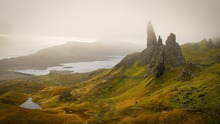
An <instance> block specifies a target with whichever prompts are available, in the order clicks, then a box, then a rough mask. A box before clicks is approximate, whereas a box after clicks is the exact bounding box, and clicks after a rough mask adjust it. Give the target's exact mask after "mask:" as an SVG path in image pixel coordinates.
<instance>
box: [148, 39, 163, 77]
mask: <svg viewBox="0 0 220 124" xmlns="http://www.w3.org/2000/svg"><path fill="white" fill-rule="evenodd" d="M164 69H165V66H164V45H163V43H162V39H161V38H160V36H159V38H158V45H157V48H156V49H155V52H154V55H153V57H152V59H151V62H150V66H149V68H148V70H147V74H146V77H148V76H151V75H154V76H155V77H160V76H161V75H162V74H163V72H164Z"/></svg>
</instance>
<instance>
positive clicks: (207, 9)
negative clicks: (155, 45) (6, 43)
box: [0, 0, 220, 45]
mask: <svg viewBox="0 0 220 124" xmlns="http://www.w3.org/2000/svg"><path fill="white" fill-rule="evenodd" d="M148 21H151V22H152V24H153V26H154V30H155V33H156V35H157V36H159V35H161V37H162V39H163V42H165V40H166V38H167V36H168V35H169V34H170V33H171V32H173V33H174V34H176V36H177V42H179V43H180V44H183V43H186V42H197V41H200V40H202V39H203V38H207V39H209V38H214V37H218V36H220V30H219V29H220V24H219V23H220V0H0V34H1V35H7V36H23V37H25V36H28V37H31V36H33V38H36V37H41V38H44V37H47V38H48V37H55V38H58V39H62V41H63V40H81V41H95V40H116V41H129V42H134V43H144V44H146V27H147V23H148ZM51 41H52V40H51ZM30 42H31V40H30ZM55 42H56V41H55V40H54V43H55ZM0 45H1V42H0Z"/></svg>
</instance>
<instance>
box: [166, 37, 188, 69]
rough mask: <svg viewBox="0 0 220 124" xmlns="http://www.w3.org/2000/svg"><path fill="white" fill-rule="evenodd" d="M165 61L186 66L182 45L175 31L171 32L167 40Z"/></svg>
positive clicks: (173, 64) (169, 63)
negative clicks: (178, 41) (177, 39)
mask: <svg viewBox="0 0 220 124" xmlns="http://www.w3.org/2000/svg"><path fill="white" fill-rule="evenodd" d="M165 63H166V64H168V65H172V66H184V65H185V64H186V61H185V58H184V56H183V54H182V51H181V49H180V46H179V44H178V43H177V42H176V35H175V34H173V33H170V36H168V37H167V40H166V47H165Z"/></svg>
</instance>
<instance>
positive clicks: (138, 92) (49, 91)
mask: <svg viewBox="0 0 220 124" xmlns="http://www.w3.org/2000/svg"><path fill="white" fill-rule="evenodd" d="M181 49H182V51H183V54H184V56H185V57H186V60H187V65H186V68H187V69H189V70H190V71H191V72H192V76H191V77H190V78H189V79H187V80H184V81H178V77H179V76H180V75H181V74H182V68H181V67H172V66H166V70H165V72H164V73H163V75H162V76H161V77H160V78H157V79H155V78H153V77H149V78H145V75H146V71H147V68H148V65H144V66H143V65H142V66H141V65H140V64H139V62H140V60H136V57H134V56H133V58H132V59H133V61H132V62H131V63H132V65H129V64H131V63H129V62H126V61H129V59H128V60H126V61H123V63H126V64H128V65H126V66H120V67H118V68H112V69H108V70H98V71H94V72H92V73H86V74H74V75H58V74H50V75H46V76H40V77H35V78H32V79H30V80H14V81H6V82H5V83H2V84H0V88H1V89H2V90H1V91H0V95H1V97H0V98H5V99H6V98H7V99H8V100H11V101H15V102H16V103H17V104H18V103H20V102H21V101H22V100H24V99H22V100H21V101H19V99H20V97H22V96H26V95H29V94H30V95H31V97H33V98H34V101H35V102H37V103H39V104H40V105H41V106H42V107H43V108H44V110H39V111H37V112H36V113H35V112H34V111H28V110H20V108H16V107H15V105H7V104H5V103H4V104H3V103H0V104H2V105H3V106H4V107H5V108H8V109H15V108H16V109H19V111H20V112H24V111H26V112H27V113H30V114H28V115H26V116H27V117H30V118H31V117H33V116H34V115H35V116H36V117H35V118H33V119H32V121H36V119H37V118H41V116H40V115H38V114H42V116H44V115H45V116H48V118H44V117H42V119H43V121H42V123H46V122H48V121H49V120H50V119H51V120H53V119H54V120H57V121H56V122H57V123H58V122H61V121H62V122H65V123H76V121H77V122H81V123H86V122H91V123H92V122H93V123H99V122H102V123H122V124H123V123H128V124H129V123H160V124H164V123H175V124H188V123H190V124H202V123H214V124H217V123H219V122H220V118H219V117H220V114H219V111H220V108H219V105H220V61H219V56H218V55H219V53H220V49H217V48H207V47H206V42H204V41H203V42H201V43H197V44H186V45H183V46H181ZM134 55H135V54H134ZM134 58H135V59H134ZM52 79H53V80H56V81H57V82H60V83H55V82H54V81H53V80H52ZM67 91H68V92H70V93H71V95H72V97H74V98H76V101H71V98H69V97H68V98H64V99H62V100H61V101H59V99H60V97H63V92H67ZM15 94H19V95H18V96H19V97H17V98H15V97H13V96H14V95H15ZM64 96H65V95H64ZM24 98H25V97H24ZM4 107H0V113H1V112H2V113H4V112H5V111H6V109H4ZM69 111H72V112H73V113H72V114H70V113H69ZM15 113H16V112H11V113H10V112H9V113H8V115H4V116H3V117H1V118H0V122H1V121H3V122H8V121H9V120H8V119H9V118H16V117H21V116H20V115H16V114H15ZM9 115H11V117H10V116H9ZM27 117H25V118H24V120H22V121H23V122H30V121H31V120H28V119H27ZM55 117H56V119H55ZM25 119H27V120H25ZM74 119H75V120H76V121H75V120H74ZM22 121H19V122H22ZM52 122H53V121H52Z"/></svg>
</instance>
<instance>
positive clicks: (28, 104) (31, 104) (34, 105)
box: [20, 98, 42, 109]
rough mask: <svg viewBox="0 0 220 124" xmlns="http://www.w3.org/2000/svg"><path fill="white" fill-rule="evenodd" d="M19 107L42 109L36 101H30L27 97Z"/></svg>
mask: <svg viewBox="0 0 220 124" xmlns="http://www.w3.org/2000/svg"><path fill="white" fill-rule="evenodd" d="M20 107H22V108H28V109H42V108H41V107H40V106H39V105H38V104H37V103H34V102H32V98H29V99H28V100H27V101H26V102H24V103H23V104H21V105H20Z"/></svg>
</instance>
